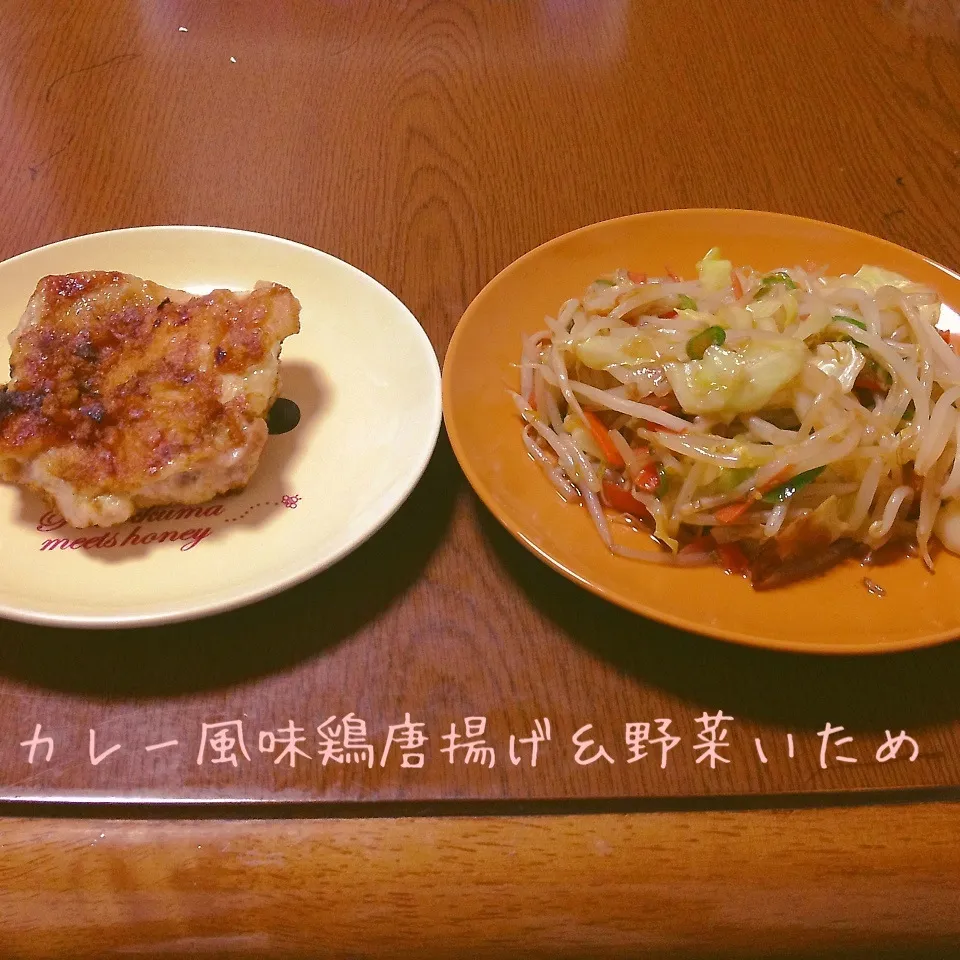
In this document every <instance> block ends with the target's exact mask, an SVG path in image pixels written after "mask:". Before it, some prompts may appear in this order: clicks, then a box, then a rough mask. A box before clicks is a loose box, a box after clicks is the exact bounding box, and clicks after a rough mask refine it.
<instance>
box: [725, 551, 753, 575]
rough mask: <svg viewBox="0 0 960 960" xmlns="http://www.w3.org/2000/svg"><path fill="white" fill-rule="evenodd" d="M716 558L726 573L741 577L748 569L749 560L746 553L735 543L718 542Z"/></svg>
mask: <svg viewBox="0 0 960 960" xmlns="http://www.w3.org/2000/svg"><path fill="white" fill-rule="evenodd" d="M717 558H718V559H719V561H720V564H721V566H722V567H723V568H724V570H726V571H727V573H733V574H736V575H737V576H740V577H742V576H743V575H744V574H746V573H749V571H750V561H749V560H748V559H747V555H746V554H745V553H744V552H743V551H742V550H741V549H740V548H739V547H738V546H737V545H736V544H735V543H721V544H718V545H717Z"/></svg>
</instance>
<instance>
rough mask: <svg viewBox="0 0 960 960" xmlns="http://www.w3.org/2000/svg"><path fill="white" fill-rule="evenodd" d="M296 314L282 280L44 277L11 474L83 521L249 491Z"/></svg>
mask: <svg viewBox="0 0 960 960" xmlns="http://www.w3.org/2000/svg"><path fill="white" fill-rule="evenodd" d="M299 316H300V304H299V303H298V302H297V300H296V298H295V297H294V296H293V294H292V293H291V292H290V290H288V289H287V288H286V287H282V286H279V285H277V284H269V283H258V284H257V285H256V287H254V289H253V290H252V291H251V292H249V293H244V294H237V293H233V292H231V291H229V290H214V291H213V292H212V293H209V294H207V295H205V296H199V297H194V296H191V295H190V294H188V293H185V292H183V291H181V290H169V289H166V288H164V287H161V286H159V285H157V284H155V283H152V282H150V281H149V280H141V279H140V278H138V277H134V276H130V275H128V274H123V273H115V272H105V271H93V272H89V273H74V274H67V275H64V276H51V277H44V279H42V280H41V281H40V283H39V284H38V285H37V289H36V291H35V292H34V294H33V296H32V297H31V298H30V301H29V303H28V305H27V309H26V312H25V313H24V315H23V318H22V319H21V321H20V324H19V325H18V327H17V329H16V330H15V331H14V332H13V334H12V335H11V338H10V342H11V346H12V348H13V349H12V355H11V359H10V376H11V380H10V382H9V383H8V384H7V385H6V387H4V388H0V479H2V480H7V481H11V482H13V483H17V484H20V485H22V486H24V487H27V488H29V489H31V490H33V491H35V492H36V493H39V494H40V495H41V496H43V497H44V498H45V499H47V500H48V501H50V502H51V503H52V504H53V505H55V506H56V508H57V509H58V510H59V511H60V513H62V514H63V516H64V517H65V518H66V520H67V522H68V523H70V524H71V525H72V526H74V527H89V526H109V525H111V524H117V523H122V522H123V521H125V520H127V519H128V518H129V517H130V516H132V515H133V514H134V513H135V512H136V511H137V510H139V509H141V508H143V507H149V506H158V505H163V504H174V503H187V504H195V503H203V502H205V501H207V500H210V499H212V498H213V497H216V496H219V495H220V494H222V493H226V492H227V491H228V490H233V489H237V488H240V487H244V486H245V485H246V484H247V483H248V482H249V480H250V477H251V476H252V475H253V473H254V471H255V470H256V468H257V463H258V462H259V459H260V454H261V453H262V451H263V447H264V444H265V442H266V439H267V424H266V420H265V417H266V415H267V414H268V413H269V411H270V407H271V405H272V404H273V401H274V400H275V399H276V396H277V392H278V390H279V382H280V381H279V358H280V347H281V344H282V342H283V339H284V338H285V337H288V336H290V335H291V334H294V333H296V332H297V331H298V330H299V329H300V322H299Z"/></svg>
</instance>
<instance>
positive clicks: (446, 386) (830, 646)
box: [441, 207, 960, 657]
mask: <svg viewBox="0 0 960 960" xmlns="http://www.w3.org/2000/svg"><path fill="white" fill-rule="evenodd" d="M716 214H725V215H731V216H736V217H741V216H745V217H759V218H774V219H776V220H781V221H788V222H794V223H802V224H807V225H810V226H816V227H829V228H830V229H831V230H837V231H841V232H843V233H846V234H849V235H851V236H852V237H856V238H865V239H867V240H869V241H870V242H871V243H880V244H883V245H885V246H887V247H890V248H891V249H893V250H896V251H898V252H899V253H900V254H903V253H906V254H908V255H910V256H911V257H918V258H920V259H921V260H923V261H924V262H925V263H927V264H928V265H929V266H931V267H933V268H935V269H937V270H940V271H942V272H944V273H946V274H948V275H949V276H950V277H952V278H953V279H955V280H957V281H960V272H957V271H955V270H953V269H951V268H950V267H947V266H945V265H943V264H941V263H939V262H938V261H936V260H933V259H931V258H930V257H928V256H926V255H925V254H922V253H918V252H917V251H915V250H911V249H909V248H908V247H904V246H901V245H900V244H896V243H893V242H892V241H890V240H886V239H884V238H883V237H877V236H874V235H873V234H869V233H865V232H863V231H861V230H855V229H853V228H852V227H846V226H843V225H842V224H837V223H832V222H830V221H827V220H816V219H813V218H811V217H801V216H796V215H794V214H789V213H780V212H777V211H773V210H755V209H746V208H738V207H678V208H673V209H665V210H646V211H643V212H640V213H632V214H626V215H624V216H620V217H608V218H607V219H605V220H598V221H596V222H595V223H589V224H584V225H583V226H580V227H575V228H574V229H572V230H568V231H567V232H565V233H562V234H560V235H559V236H556V237H552V238H550V239H549V240H546V241H544V242H543V243H540V244H538V245H537V246H535V247H533V248H532V249H530V250H528V251H527V252H526V253H524V254H522V255H521V256H519V257H517V258H516V259H515V260H512V261H511V262H510V263H508V264H506V265H505V266H504V267H503V268H501V269H500V270H499V271H497V273H496V274H495V275H494V276H493V277H491V278H490V280H488V281H487V282H486V283H485V284H484V285H483V287H482V288H481V289H480V290H479V291H478V292H477V294H476V296H475V297H474V298H473V299H472V300H471V301H470V303H469V304H468V306H467V308H466V310H465V311H464V312H463V314H462V315H461V317H460V319H459V320H458V321H457V326H456V328H455V329H454V331H453V335H452V336H451V337H450V340H449V342H448V343H447V349H446V350H445V352H444V357H443V365H442V370H441V386H442V392H443V422H444V428H445V430H446V432H447V436H448V437H449V439H450V446H451V448H452V449H453V452H454V455H455V456H456V458H457V462H458V463H459V464H460V469H461V470H462V471H463V473H464V475H465V476H466V478H467V481H468V483H469V484H470V487H471V488H472V489H473V491H474V493H475V494H476V495H477V496H478V497H479V498H480V500H481V502H482V503H483V504H484V507H485V508H486V509H487V510H488V511H489V512H490V513H491V514H492V515H493V517H494V518H495V519H496V520H497V522H498V523H499V524H500V525H501V526H502V527H503V528H504V529H505V530H506V531H507V532H508V533H509V534H510V535H511V536H512V537H513V538H514V539H515V540H516V541H517V542H518V543H520V544H521V545H522V546H523V547H525V548H526V549H527V550H529V551H530V553H532V554H533V555H534V556H535V557H537V559H539V560H541V561H542V562H543V563H545V564H546V565H547V566H548V567H550V568H551V569H553V570H554V571H555V572H557V573H559V574H561V576H563V577H565V578H566V579H567V580H569V581H570V582H572V583H574V584H576V585H577V586H578V587H581V588H583V589H586V590H587V591H589V592H590V593H593V594H594V595H595V596H598V597H600V598H602V599H603V600H606V601H607V602H609V603H612V604H614V605H615V606H618V607H620V608H621V609H623V610H627V611H628V612H630V613H632V614H634V615H635V616H638V617H642V618H644V619H647V620H651V621H653V622H656V623H662V624H666V625H667V626H670V627H674V628H676V629H679V630H683V631H684V632H686V633H692V634H696V635H699V636H702V637H707V638H710V639H717V640H723V641H729V642H732V643H735V644H738V645H740V646H745V647H752V648H755V649H762V650H769V651H777V652H782V653H793V654H802V655H811V656H817V655H830V656H846V657H854V656H874V655H880V654H892V653H906V652H907V651H911V650H921V649H925V648H928V647H934V646H938V645H941V644H944V643H948V642H950V641H952V640H957V639H960V624H958V626H957V627H956V628H955V629H951V630H940V631H937V632H935V633H931V634H926V635H924V636H923V637H922V638H920V639H916V640H910V641H899V640H898V641H886V642H880V643H875V644H873V645H872V646H870V647H866V646H850V645H844V644H838V643H832V642H824V641H820V642H815V643H808V644H804V645H803V646H802V647H801V646H800V645H798V644H794V643H791V642H790V641H788V640H787V641H784V640H778V639H775V638H770V637H766V638H765V637H760V636H755V635H753V634H749V633H745V632H739V631H737V630H735V629H729V628H726V627H722V626H721V627H716V628H713V627H703V626H700V625H692V624H691V623H690V622H689V621H685V620H683V619H682V618H680V617H678V616H675V615H674V614H672V613H669V612H667V613H663V612H660V611H657V612H656V613H655V614H654V613H653V612H652V610H653V608H651V607H649V606H643V607H641V606H639V605H638V604H637V603H636V602H634V601H631V599H630V598H629V597H626V596H621V595H620V594H619V593H618V592H617V591H615V590H610V589H608V588H607V587H605V586H604V585H603V584H602V583H598V582H596V581H594V580H592V579H590V578H586V577H583V576H581V575H580V574H578V573H577V572H576V571H574V570H571V569H569V568H568V567H567V566H566V565H565V564H563V563H562V562H561V561H560V560H558V559H556V558H555V557H553V556H552V555H551V554H550V553H549V552H548V551H546V550H545V549H543V548H541V547H540V546H538V545H537V544H535V543H533V542H532V541H531V540H530V539H529V538H528V537H527V536H526V535H525V534H524V533H523V531H522V530H520V529H519V528H514V527H513V526H512V525H511V524H510V523H509V522H508V521H507V520H506V519H504V517H503V516H502V515H501V511H500V510H499V509H498V506H497V503H496V498H495V496H494V495H493V490H492V488H489V487H488V486H487V484H486V482H485V481H483V480H481V479H480V477H479V476H478V474H477V473H476V472H475V471H474V469H473V465H472V463H471V461H470V458H469V455H468V454H467V452H466V445H465V444H464V443H463V438H462V437H461V436H460V434H459V432H458V427H457V425H456V421H455V420H453V418H452V417H451V416H450V415H449V411H450V410H451V409H452V401H451V399H450V394H451V391H452V389H453V388H452V386H451V378H452V374H449V375H448V373H447V368H448V362H449V361H450V358H451V357H452V356H454V354H455V351H456V350H457V348H458V344H459V340H460V338H461V334H462V330H463V329H464V328H465V323H464V321H466V320H468V318H469V317H470V316H471V314H473V313H474V312H476V311H477V310H478V309H479V307H480V306H482V301H483V300H484V299H485V297H486V296H488V295H489V291H490V289H491V288H492V287H493V286H494V285H495V284H496V283H497V282H498V281H499V280H500V279H501V278H502V277H503V276H504V275H505V274H506V273H508V272H512V271H513V270H514V269H515V268H517V267H519V266H520V265H521V264H523V263H525V262H526V261H528V260H529V259H532V258H534V257H535V256H538V255H540V254H542V253H543V252H544V251H546V250H548V249H550V248H551V247H553V246H557V245H560V244H561V243H563V242H565V241H568V240H569V239H570V238H572V237H574V236H577V235H583V234H586V233H589V232H592V231H597V230H602V229H603V228H604V227H606V226H608V225H610V224H614V223H625V222H628V221H641V220H645V219H652V218H655V217H664V216H678V217H696V216H706V215H716Z"/></svg>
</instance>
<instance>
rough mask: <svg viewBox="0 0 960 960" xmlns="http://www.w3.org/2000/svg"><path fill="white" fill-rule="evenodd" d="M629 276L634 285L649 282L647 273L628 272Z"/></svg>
mask: <svg viewBox="0 0 960 960" xmlns="http://www.w3.org/2000/svg"><path fill="white" fill-rule="evenodd" d="M627 276H628V277H629V278H630V279H631V280H632V281H633V282H634V283H646V282H647V275H646V274H645V273H637V272H635V271H634V270H628V271H627Z"/></svg>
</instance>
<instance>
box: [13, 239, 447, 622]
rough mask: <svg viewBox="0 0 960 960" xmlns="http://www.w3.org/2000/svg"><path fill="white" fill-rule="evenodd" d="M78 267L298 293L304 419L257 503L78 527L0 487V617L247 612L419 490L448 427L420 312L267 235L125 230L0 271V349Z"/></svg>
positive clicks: (98, 618)
mask: <svg viewBox="0 0 960 960" xmlns="http://www.w3.org/2000/svg"><path fill="white" fill-rule="evenodd" d="M81 270H119V271H122V272H124V273H132V274H136V275H137V276H140V277H145V278H148V279H150V280H154V281H156V282H157V283H160V284H162V285H164V286H168V287H175V288H180V289H185V290H189V291H191V292H195V293H202V292H206V291H208V290H211V289H213V288H215V287H228V288H231V289H234V290H247V289H250V288H251V287H252V286H253V285H254V284H255V283H256V282H257V281H258V280H269V281H274V282H277V283H282V284H285V285H286V286H288V287H289V288H290V289H291V290H292V291H293V293H294V295H295V296H296V297H297V298H298V299H299V301H300V304H301V307H302V312H301V316H300V324H301V329H300V333H299V334H296V335H295V336H292V337H289V338H288V339H287V340H286V341H285V342H284V345H283V353H282V357H281V365H280V373H281V381H282V388H281V391H280V396H281V397H285V398H287V399H289V400H292V401H294V402H295V403H296V404H297V405H298V406H299V408H300V411H301V420H300V423H299V425H298V426H297V427H296V428H295V429H293V430H292V431H290V432H289V433H285V434H280V435H274V436H271V437H270V439H269V440H268V442H267V446H266V449H265V450H264V453H263V457H262V458H261V461H260V465H259V467H258V469H257V472H256V473H255V474H254V476H253V480H252V481H251V483H250V485H249V486H248V487H247V488H246V490H244V491H243V492H241V493H239V494H234V495H230V496H226V497H221V498H219V499H217V500H215V501H212V502H211V504H209V505H207V506H206V507H204V508H203V514H202V515H198V514H197V512H196V510H197V508H193V512H192V513H191V514H190V515H186V514H185V513H182V512H181V509H182V510H186V509H188V508H169V511H170V512H169V513H165V512H164V511H163V509H161V508H155V509H154V510H153V511H152V512H151V513H149V514H148V515H147V516H146V517H142V518H140V519H139V520H137V519H136V518H135V520H134V521H132V522H129V523H126V524H123V525H122V526H119V527H115V528H109V529H106V530H100V529H87V530H79V531H75V530H72V529H71V528H69V527H67V526H65V525H60V526H58V525H57V524H58V518H57V517H56V515H51V512H50V509H49V507H48V506H47V505H45V504H44V503H43V502H42V501H41V500H40V499H39V498H37V497H35V496H34V495H33V494H31V493H28V492H26V491H23V490H21V489H19V488H18V487H15V486H12V485H8V484H0V544H2V549H3V557H4V562H3V564H2V565H0V616H4V617H8V618H11V619H15V620H25V621H29V622H33V623H43V624H51V625H54V626H70V627H130V626H142V625H148V624H157V623H168V622H173V621H177V620H187V619H193V618H196V617H200V616H206V615H208V614H211V613H216V612H219V611H223V610H228V609H231V608H233V607H237V606H240V605H242V604H245V603H250V602H252V601H255V600H259V599H262V598H264V597H267V596H270V595H272V594H275V593H278V592H279V591H281V590H284V589H286V588H287V587H290V586H293V585H294V584H296V583H299V582H300V581H302V580H305V579H307V578H308V577H310V576H312V575H313V574H315V573H318V572H319V571H321V570H323V569H325V568H326V567H329V566H330V565H331V564H333V563H334V562H336V561H337V560H339V559H340V558H342V557H343V556H345V555H346V554H348V553H349V552H350V551H351V550H353V549H355V548H356V547H357V546H358V545H359V544H360V543H362V542H363V541H364V540H366V539H367V538H368V537H369V536H370V535H371V534H372V533H374V532H375V531H376V530H377V529H378V528H379V527H381V526H382V525H383V524H384V523H385V522H386V520H387V519H388V518H389V517H390V516H391V515H392V514H393V513H394V511H395V510H396V509H397V508H398V507H399V506H400V504H402V503H403V501H404V500H405V499H406V498H407V496H408V495H409V493H410V491H411V490H412V489H413V487H414V486H415V485H416V483H417V481H418V480H419V479H420V476H421V475H422V473H423V471H424V469H425V468H426V465H427V462H428V460H429V459H430V456H431V454H432V452H433V449H434V446H435V444H436V441H437V435H438V432H439V429H440V367H439V364H438V362H437V357H436V354H435V353H434V350H433V347H432V346H431V344H430V341H429V340H428V338H427V336H426V334H425V333H424V331H423V329H422V327H421V326H420V325H419V323H418V322H417V321H416V319H415V318H414V317H413V315H412V314H411V313H410V311H409V310H407V308H406V307H405V306H404V305H403V304H402V303H401V302H400V301H399V300H398V299H397V298H396V297H395V296H394V295H393V294H392V293H390V292H389V291H388V290H386V289H385V288H384V287H382V286H381V285H380V284H378V283H377V282H376V281H375V280H373V279H371V278H370V277H368V276H367V275H366V274H364V273H361V272H360V271H359V270H357V269H356V268H354V267H352V266H350V265H349V264H346V263H344V262H343V261H341V260H337V259H336V258H335V257H332V256H330V255H328V254H325V253H321V252H320V251H318V250H313V249H311V248H310V247H305V246H302V245H300V244H297V243H292V242H290V241H288V240H281V239H278V238H276V237H268V236H264V235H262V234H256V233H246V232H243V231H239V230H227V229H220V228H216V227H186V226H184V227H137V228H133V229H129V230H115V231H111V232H108V233H98V234H91V235H89V236H85V237H76V238H74V239H71V240H64V241H62V242H60V243H54V244H51V245H50V246H47V247H41V248H40V249H38V250H32V251H30V252H29V253H24V254H21V255H20V256H18V257H14V258H13V259H11V260H7V261H6V262H4V263H0V335H2V336H3V337H4V338H5V337H7V336H8V335H9V334H10V332H11V331H12V330H13V329H14V327H15V326H16V325H17V323H18V321H19V319H20V316H21V314H22V312H23V309H24V307H25V306H26V303H27V300H28V299H29V297H30V295H31V294H32V293H33V291H34V288H35V287H36V284H37V281H38V280H40V278H41V277H43V276H46V275H48V274H58V273H74V272H77V271H81ZM59 522H60V523H61V524H62V521H59ZM190 530H193V531H195V533H194V535H193V537H189V536H187V537H185V535H186V534H187V533H188V531H190ZM202 531H208V532H207V533H206V535H205V536H203V537H202V539H199V540H198V533H199V532H202ZM171 532H175V533H176V534H177V536H178V539H177V540H176V541H173V542H171V537H170V534H171ZM164 533H166V534H167V536H162V534H164ZM104 534H105V535H106V536H105V538H104V539H102V540H100V541H99V543H98V542H97V539H96V538H98V537H101V536H102V535H104ZM151 535H153V536H152V537H151ZM111 538H114V539H115V541H116V542H115V544H113V545H111V544H112V542H113V541H112V539H111ZM143 538H146V541H147V542H144V541H143ZM194 541H197V542H195V543H194ZM192 543H193V544H194V545H191V544H192Z"/></svg>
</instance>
